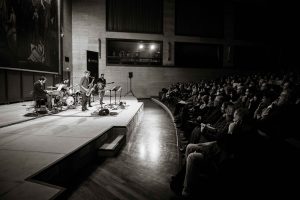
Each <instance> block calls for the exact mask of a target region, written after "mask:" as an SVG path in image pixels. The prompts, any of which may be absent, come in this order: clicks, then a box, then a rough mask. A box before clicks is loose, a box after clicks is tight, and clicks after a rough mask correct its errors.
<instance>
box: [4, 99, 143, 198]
mask: <svg viewBox="0 0 300 200" xmlns="http://www.w3.org/2000/svg"><path fill="white" fill-rule="evenodd" d="M122 101H123V102H124V101H125V102H126V107H125V109H120V108H119V109H117V110H113V111H115V114H116V115H108V116H99V115H92V113H93V112H94V111H96V109H97V108H99V105H96V102H93V103H92V105H93V107H91V108H89V110H88V111H85V112H82V111H81V106H78V107H77V108H75V109H68V110H65V111H63V112H59V113H57V114H50V115H44V116H41V117H25V116H24V114H26V112H27V111H26V107H28V106H29V105H31V104H32V102H23V103H16V104H10V105H2V106H0V122H1V124H0V160H1V164H0V199H50V198H54V197H57V196H58V195H59V194H61V193H62V192H63V191H64V190H65V188H63V187H62V186H61V185H59V184H58V185H57V184H56V183H61V182H63V181H65V180H64V179H68V178H70V177H72V176H74V175H75V174H76V173H77V172H79V171H80V170H81V169H83V168H84V167H85V166H86V165H88V164H89V163H90V162H92V161H93V160H95V159H97V155H99V153H98V151H99V147H101V146H102V145H103V144H105V143H107V142H106V141H107V140H109V137H110V135H123V136H124V138H125V141H126V138H128V135H129V134H130V133H131V132H132V130H133V129H134V127H135V126H136V125H137V124H138V122H139V121H140V118H141V116H142V113H143V103H141V102H138V101H137V99H136V98H134V97H126V98H125V99H123V100H122ZM104 102H105V103H109V99H108V98H105V99H104Z"/></svg>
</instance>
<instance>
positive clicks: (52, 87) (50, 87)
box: [47, 86, 57, 89]
mask: <svg viewBox="0 0 300 200" xmlns="http://www.w3.org/2000/svg"><path fill="white" fill-rule="evenodd" d="M47 88H49V89H56V88H57V87H54V86H48V87H47Z"/></svg>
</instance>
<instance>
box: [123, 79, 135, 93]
mask: <svg viewBox="0 0 300 200" xmlns="http://www.w3.org/2000/svg"><path fill="white" fill-rule="evenodd" d="M131 79H132V77H130V76H129V81H130V82H129V88H130V89H129V91H128V92H127V93H126V94H125V95H124V97H126V96H127V95H129V94H131V95H132V96H134V97H135V95H134V94H133V91H132V88H131Z"/></svg>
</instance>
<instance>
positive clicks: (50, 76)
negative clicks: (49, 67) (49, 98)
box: [45, 74, 54, 89]
mask: <svg viewBox="0 0 300 200" xmlns="http://www.w3.org/2000/svg"><path fill="white" fill-rule="evenodd" d="M45 76H46V78H47V81H46V89H47V86H54V78H53V74H46V75H45Z"/></svg>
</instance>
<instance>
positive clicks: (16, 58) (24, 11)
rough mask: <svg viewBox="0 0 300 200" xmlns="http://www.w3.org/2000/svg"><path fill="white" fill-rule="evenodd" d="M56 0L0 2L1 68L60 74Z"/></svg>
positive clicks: (9, 0) (4, 0) (10, 0)
mask: <svg viewBox="0 0 300 200" xmlns="http://www.w3.org/2000/svg"><path fill="white" fill-rule="evenodd" d="M58 30H59V29H58V4H57V0H0V67H9V68H20V69H30V70H39V71H50V72H58V69H59V67H58V66H59V53H58V52H59V51H58V50H59V34H58Z"/></svg>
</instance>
